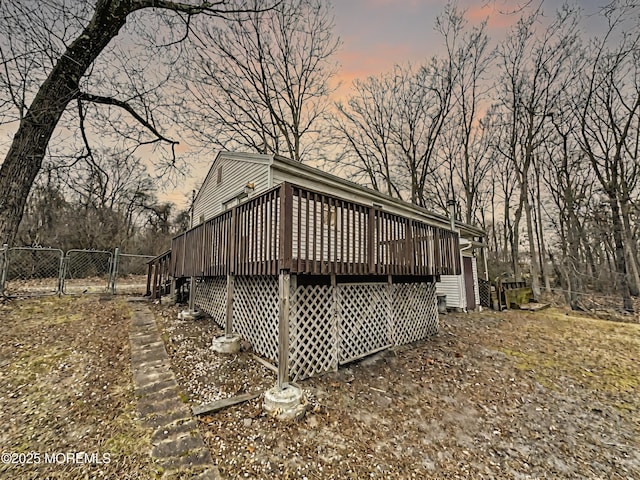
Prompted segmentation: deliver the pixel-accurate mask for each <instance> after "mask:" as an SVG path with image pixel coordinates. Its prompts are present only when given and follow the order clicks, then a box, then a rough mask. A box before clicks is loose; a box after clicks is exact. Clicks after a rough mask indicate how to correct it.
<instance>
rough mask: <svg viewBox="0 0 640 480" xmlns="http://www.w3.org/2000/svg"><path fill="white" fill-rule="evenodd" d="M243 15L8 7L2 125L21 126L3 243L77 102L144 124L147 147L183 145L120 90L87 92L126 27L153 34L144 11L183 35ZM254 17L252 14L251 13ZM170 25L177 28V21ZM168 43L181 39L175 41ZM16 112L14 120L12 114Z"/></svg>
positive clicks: (6, 195)
mask: <svg viewBox="0 0 640 480" xmlns="http://www.w3.org/2000/svg"><path fill="white" fill-rule="evenodd" d="M239 10H246V9H243V8H241V7H240V8H239V7H237V6H235V5H233V4H232V3H231V2H230V1H227V0H219V1H215V2H203V3H199V4H189V3H181V2H177V1H176V2H174V1H169V0H97V1H96V3H95V5H94V6H93V8H90V7H88V6H87V5H86V3H85V2H81V1H78V2H67V1H64V0H47V1H45V2H41V3H40V2H39V3H30V2H2V3H1V4H0V33H1V35H2V39H1V40H2V45H1V52H2V54H1V55H2V73H0V75H1V76H2V79H1V80H0V83H2V84H4V85H5V87H6V89H3V98H2V102H1V104H0V105H1V106H0V108H1V109H2V110H0V111H2V112H3V113H2V114H3V118H2V122H3V123H6V122H8V121H13V122H15V123H17V127H16V133H15V135H14V137H13V141H12V142H11V145H10V146H9V149H8V152H7V154H6V157H5V159H4V162H3V164H2V166H1V167H0V243H2V242H8V243H12V242H13V240H14V238H15V235H16V232H17V230H18V225H19V223H20V220H21V218H22V214H23V211H24V207H25V204H26V201H27V197H28V195H29V191H30V189H31V187H32V185H33V182H34V180H35V178H36V176H37V174H38V172H39V171H40V168H41V166H42V162H43V159H44V158H45V155H46V154H47V147H48V146H49V143H50V140H51V138H52V136H53V134H54V131H55V130H56V127H57V125H58V123H59V121H60V119H61V117H62V116H63V115H64V114H65V112H66V111H67V109H68V106H69V105H70V103H71V102H74V101H77V100H79V101H81V102H89V103H93V104H99V105H103V106H106V107H109V108H118V109H120V110H121V111H122V112H123V113H124V114H126V115H128V116H130V117H131V118H132V119H133V120H135V121H136V122H138V123H139V124H141V125H142V127H143V128H144V129H145V130H146V131H147V132H148V135H149V137H148V141H154V140H156V141H161V142H165V143H167V144H169V145H175V144H176V143H177V142H176V141H175V140H171V139H170V138H169V137H168V136H166V135H165V134H163V133H162V131H161V129H160V128H159V127H158V125H157V123H156V121H155V119H154V118H153V117H152V116H150V115H149V114H148V113H149V112H145V111H142V112H140V111H137V110H136V109H135V108H134V107H133V106H132V102H128V101H127V100H123V98H122V97H121V96H119V95H118V93H119V92H117V89H115V88H114V89H112V90H111V91H109V89H108V88H105V90H106V93H103V92H100V93H96V92H95V91H91V90H87V89H83V84H86V85H88V86H91V82H90V81H87V79H88V78H90V77H91V75H92V74H93V73H94V71H93V68H92V67H93V66H95V64H96V61H97V60H99V58H100V55H101V53H102V52H103V51H104V50H105V49H106V48H107V46H108V45H109V44H110V43H111V42H112V41H113V40H114V39H115V38H116V37H118V35H119V34H120V32H121V31H122V30H123V29H124V30H126V28H125V24H126V23H127V20H128V19H131V20H132V23H136V24H137V25H136V26H137V27H139V28H142V29H144V28H149V25H145V22H144V21H143V15H142V13H143V12H148V15H149V18H151V17H154V18H158V15H159V14H161V13H162V12H170V13H172V14H173V15H175V16H176V17H177V18H179V22H181V26H182V32H183V33H182V34H183V35H187V34H188V33H189V32H190V25H191V23H190V19H191V18H192V17H193V16H194V15H206V16H209V17H214V18H220V17H225V16H227V15H229V14H231V13H234V12H237V11H239ZM249 10H253V9H249ZM169 17H170V20H169V21H168V22H167V23H166V24H165V27H166V28H169V27H171V25H172V24H173V23H175V18H174V17H171V16H169ZM170 37H171V39H170V43H174V42H176V41H179V40H180V35H179V34H178V35H176V34H175V33H174V34H173V35H170ZM9 112H10V113H9Z"/></svg>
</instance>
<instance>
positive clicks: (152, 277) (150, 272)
mask: <svg viewBox="0 0 640 480" xmlns="http://www.w3.org/2000/svg"><path fill="white" fill-rule="evenodd" d="M171 258H172V255H171V250H167V251H166V252H164V253H161V254H160V255H158V256H157V257H155V258H152V259H151V260H149V261H148V262H147V293H146V295H147V296H151V298H159V297H161V296H162V295H164V294H165V293H167V292H168V288H169V282H170V281H171V279H170V277H171V274H172V269H171Z"/></svg>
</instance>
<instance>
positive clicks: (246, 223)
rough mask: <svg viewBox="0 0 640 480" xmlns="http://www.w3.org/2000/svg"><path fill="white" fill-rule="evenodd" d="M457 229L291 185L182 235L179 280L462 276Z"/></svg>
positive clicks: (175, 254)
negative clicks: (295, 275) (279, 276)
mask: <svg viewBox="0 0 640 480" xmlns="http://www.w3.org/2000/svg"><path fill="white" fill-rule="evenodd" d="M458 245H459V237H458V234H457V233H456V232H452V231H450V230H447V229H444V228H440V227H436V226H433V225H428V224H426V223H424V222H421V221H418V220H415V219H412V218H408V217H404V216H401V215H396V214H393V213H390V212H386V211H383V210H381V209H379V208H376V207H372V206H367V205H362V204H359V203H357V202H352V201H349V200H345V199H342V198H338V197H335V196H331V195H326V194H324V193H320V192H317V191H314V190H311V189H307V188H303V187H299V186H296V185H291V184H289V183H283V184H281V185H280V186H278V187H276V188H273V189H271V190H269V191H267V192H265V193H263V194H261V195H259V196H257V197H255V198H252V199H251V200H249V201H247V202H245V203H242V204H240V205H238V206H235V207H233V208H232V209H231V210H228V211H226V212H223V213H221V214H220V215H217V216H216V217H213V218H211V219H210V220H207V221H206V222H204V223H202V224H200V225H198V226H196V227H194V228H192V229H190V230H188V231H186V232H184V233H182V234H180V235H178V236H176V237H175V238H174V239H173V243H172V255H171V268H170V271H171V274H172V275H173V276H174V277H188V276H219V275H226V274H236V275H276V274H277V273H278V271H279V270H281V269H284V270H289V271H290V272H291V273H298V274H333V273H335V274H339V275H340V274H342V275H421V276H435V275H447V274H460V272H461V266H460V254H459V247H458Z"/></svg>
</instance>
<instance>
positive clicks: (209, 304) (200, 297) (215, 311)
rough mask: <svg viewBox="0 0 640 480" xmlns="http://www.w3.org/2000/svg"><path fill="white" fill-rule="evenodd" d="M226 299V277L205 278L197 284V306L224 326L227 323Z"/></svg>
mask: <svg viewBox="0 0 640 480" xmlns="http://www.w3.org/2000/svg"><path fill="white" fill-rule="evenodd" d="M226 301H227V279H226V277H213V278H204V279H202V280H201V281H199V282H198V283H197V284H196V298H195V304H196V307H198V308H199V309H200V310H202V311H203V312H206V313H208V314H209V315H211V318H212V319H213V321H214V322H216V323H217V324H218V325H220V326H221V327H222V328H224V323H225V313H226V308H225V306H226Z"/></svg>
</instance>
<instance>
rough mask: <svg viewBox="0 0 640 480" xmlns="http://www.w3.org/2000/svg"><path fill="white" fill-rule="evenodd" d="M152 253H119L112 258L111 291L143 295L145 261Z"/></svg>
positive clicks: (151, 257) (145, 279) (145, 273)
mask: <svg viewBox="0 0 640 480" xmlns="http://www.w3.org/2000/svg"><path fill="white" fill-rule="evenodd" d="M153 258H155V257H154V256H152V255H134V254H130V253H120V252H119V250H118V249H117V248H116V252H115V256H114V260H113V263H114V264H113V275H112V292H113V293H126V294H136V295H144V294H145V293H146V292H147V269H148V267H147V262H148V261H149V260H151V259H153Z"/></svg>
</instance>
